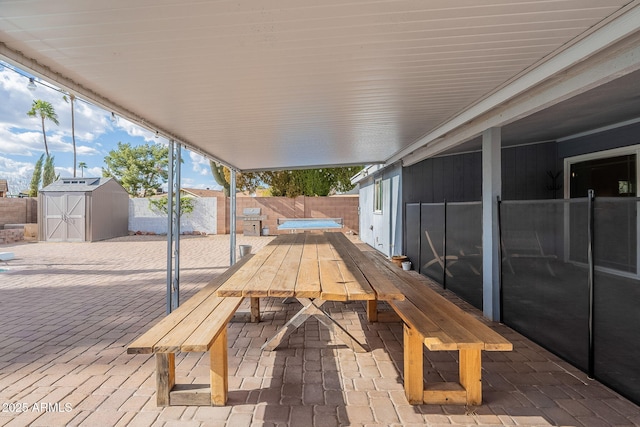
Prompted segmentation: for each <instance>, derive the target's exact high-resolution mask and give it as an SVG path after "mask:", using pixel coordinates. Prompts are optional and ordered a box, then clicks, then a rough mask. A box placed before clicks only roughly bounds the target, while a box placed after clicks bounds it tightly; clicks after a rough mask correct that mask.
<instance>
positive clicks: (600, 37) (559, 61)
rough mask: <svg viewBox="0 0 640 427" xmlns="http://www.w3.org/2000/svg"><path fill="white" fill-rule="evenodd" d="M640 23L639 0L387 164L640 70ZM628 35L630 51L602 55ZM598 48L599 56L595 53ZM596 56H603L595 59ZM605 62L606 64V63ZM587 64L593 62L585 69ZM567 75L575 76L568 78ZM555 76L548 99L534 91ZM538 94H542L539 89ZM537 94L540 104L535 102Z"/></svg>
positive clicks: (408, 161) (410, 161) (418, 155)
mask: <svg viewBox="0 0 640 427" xmlns="http://www.w3.org/2000/svg"><path fill="white" fill-rule="evenodd" d="M639 23H640V7H639V6H638V2H634V3H633V7H631V8H630V9H629V10H627V11H626V13H624V14H622V15H620V16H618V17H617V18H615V19H614V20H612V21H611V22H609V23H607V24H606V25H604V26H603V27H601V28H600V29H598V30H597V31H595V32H593V33H592V34H590V35H588V36H586V37H585V38H583V39H582V40H580V41H579V42H577V43H575V44H573V45H572V46H570V47H568V48H567V49H565V50H564V51H563V52H561V53H559V54H557V55H555V56H553V57H552V58H550V59H549V60H547V61H545V62H543V63H542V64H540V65H538V66H537V67H535V68H534V69H532V70H531V71H529V72H527V73H526V74H524V75H522V76H520V77H518V78H516V79H515V80H513V81H512V82H510V83H509V84H507V85H505V86H504V87H502V88H501V89H499V90H497V91H496V92H494V93H493V94H491V95H489V96H488V97H486V98H485V99H483V100H482V101H480V102H478V103H477V104H475V105H473V106H472V107H470V108H469V109H467V110H466V111H464V112H462V113H461V114H459V115H457V116H456V117H454V118H453V119H451V120H449V121H448V122H446V123H444V124H443V125H441V126H439V127H438V128H436V129H434V130H433V131H431V132H430V133H428V134H427V135H425V136H424V137H422V138H421V139H420V140H418V141H416V142H414V143H413V144H411V145H410V146H408V147H407V148H405V149H403V150H401V151H399V152H398V153H396V154H395V155H394V156H392V157H391V158H389V159H388V160H387V162H386V163H394V162H396V161H398V160H400V159H402V160H403V164H404V165H405V166H406V165H408V164H413V163H416V162H418V161H420V160H422V159H425V158H427V157H430V156H433V155H435V154H437V153H440V152H442V151H444V150H446V149H448V148H451V147H452V146H454V145H458V144H461V143H463V142H465V141H468V140H469V139H472V138H474V137H477V136H478V135H480V134H481V133H482V132H483V131H484V130H485V129H488V128H491V127H500V126H504V125H506V124H508V123H510V122H512V121H514V120H516V119H518V118H520V117H524V116H527V115H530V114H532V113H534V112H536V111H539V110H541V109H543V108H544V107H548V106H551V105H553V104H556V103H558V102H560V101H562V100H564V99H567V98H569V97H570V96H574V95H576V94H578V93H581V92H584V91H586V90H588V89H590V88H593V87H595V86H598V85H599V84H603V83H605V82H607V81H610V80H612V79H614V78H616V77H620V76H622V75H625V74H627V73H630V72H632V71H635V70H637V69H638V68H640V59H639V57H638V45H639V44H640V42H639V41H638V34H637V33H638V30H639V29H640V25H639ZM625 38H629V39H633V40H632V41H631V42H630V43H623V44H624V45H625V46H626V49H624V48H623V49H622V50H623V51H622V52H621V51H620V49H616V51H615V52H614V54H613V55H608V56H609V58H607V59H606V60H603V59H602V56H603V55H602V53H603V51H604V50H605V49H607V48H608V47H610V46H612V45H613V44H615V43H617V42H620V41H621V40H624V39H625ZM599 52H600V54H599V55H596V54H597V53H599ZM604 56H607V55H604ZM596 57H597V58H598V59H595V58H596ZM618 61H622V63H618ZM603 62H605V63H606V65H605V66H603ZM587 63H588V64H592V65H588V66H586V67H585V64H587ZM577 66H579V69H580V72H579V75H578V76H572V75H573V74H575V71H574V72H569V71H568V70H570V69H571V68H575V67H577ZM596 73H599V74H596ZM568 76H572V77H573V78H572V79H569V81H567V80H568ZM554 77H555V80H556V82H555V83H554V84H552V85H551V86H552V90H547V91H545V92H544V99H541V97H540V95H539V94H538V95H536V94H534V93H533V92H532V89H534V88H538V87H539V86H540V85H541V84H544V83H545V82H549V81H550V80H551V79H552V78H554ZM581 80H583V85H582V87H573V86H572V87H571V90H569V85H573V84H575V83H576V82H579V81H581ZM565 85H567V86H566V87H565ZM536 92H539V89H538V90H536ZM533 97H535V98H536V100H537V102H532V100H531V99H532V98H533Z"/></svg>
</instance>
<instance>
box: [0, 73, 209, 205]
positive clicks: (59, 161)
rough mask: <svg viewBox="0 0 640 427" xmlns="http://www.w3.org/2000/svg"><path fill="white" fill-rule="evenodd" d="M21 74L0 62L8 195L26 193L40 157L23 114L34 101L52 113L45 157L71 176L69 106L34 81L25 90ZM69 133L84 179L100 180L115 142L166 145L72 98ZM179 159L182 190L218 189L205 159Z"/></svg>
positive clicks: (37, 133)
mask: <svg viewBox="0 0 640 427" xmlns="http://www.w3.org/2000/svg"><path fill="white" fill-rule="evenodd" d="M14 70H15V71H14ZM16 71H17V72H16ZM27 76H28V73H26V72H24V71H22V70H19V69H16V68H15V67H12V66H10V65H8V64H6V63H4V62H2V61H0V179H7V180H8V182H9V192H10V193H11V194H17V193H18V192H20V191H23V190H26V189H28V187H29V183H30V182H31V176H32V174H33V167H34V165H35V163H36V161H37V160H38V158H39V157H40V155H42V154H43V153H44V143H43V141H42V128H41V122H40V118H32V117H28V116H27V111H29V110H30V109H31V104H32V103H33V101H34V100H35V99H42V100H43V101H48V102H50V103H51V104H52V105H53V107H54V108H55V111H56V113H57V114H58V120H59V122H60V125H59V126H56V125H55V124H54V123H52V122H49V121H45V129H46V132H47V145H48V146H49V153H50V154H51V155H52V156H55V165H56V173H58V174H60V177H71V176H73V145H72V140H71V107H70V104H68V103H66V102H65V101H64V100H63V99H62V93H60V92H57V91H56V90H54V89H52V88H49V87H47V86H46V85H48V86H53V85H51V84H50V83H47V82H43V83H46V85H44V84H42V83H39V80H38V79H36V86H37V89H36V90H35V91H30V90H29V89H28V88H27V84H28V83H29V78H28V77H27ZM75 133H76V152H77V161H78V163H79V162H85V163H86V164H87V169H85V170H84V176H85V177H88V176H102V167H103V165H104V157H105V156H106V155H107V154H108V153H109V151H111V150H113V149H115V148H116V146H117V144H118V142H123V143H127V142H128V143H131V145H142V144H145V143H149V142H150V143H162V144H166V143H167V141H166V140H165V139H163V138H155V135H154V134H153V133H152V132H149V131H147V130H146V129H143V128H141V127H139V126H137V125H135V124H133V123H131V122H129V121H127V120H125V119H123V118H121V117H117V120H116V121H115V122H112V121H111V111H105V110H103V109H102V108H100V107H97V106H95V105H93V104H90V103H88V102H85V101H84V100H82V99H81V98H76V102H75ZM182 157H183V159H184V163H183V164H182V170H181V174H182V182H181V186H182V187H186V188H211V189H220V186H219V185H217V184H216V182H215V181H214V180H213V177H212V176H211V171H210V170H209V162H208V161H207V160H206V159H205V158H203V157H202V156H200V155H198V154H196V153H192V152H190V151H188V150H185V149H183V151H182ZM80 175H81V171H80V169H77V176H80ZM165 187H166V186H165Z"/></svg>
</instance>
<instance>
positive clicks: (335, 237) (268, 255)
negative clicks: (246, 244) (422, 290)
mask: <svg viewBox="0 0 640 427" xmlns="http://www.w3.org/2000/svg"><path fill="white" fill-rule="evenodd" d="M351 252H354V253H355V254H352V253H351ZM359 253H360V250H359V249H358V248H357V247H356V246H355V245H354V244H353V243H352V242H351V241H349V239H348V238H347V237H346V236H344V234H342V233H331V232H328V233H322V234H319V233H299V234H283V235H279V236H278V237H276V238H275V239H274V240H273V241H272V242H271V243H269V244H268V245H267V246H265V247H264V248H263V249H261V250H260V251H259V252H258V253H257V254H255V255H254V256H253V258H252V259H251V260H250V261H249V262H247V263H246V264H245V266H244V267H243V268H242V269H241V270H240V271H238V272H236V273H235V274H234V275H233V277H231V278H230V279H229V280H227V281H226V283H224V284H223V285H222V286H220V288H219V289H218V291H217V295H218V296H225V297H230V296H234V297H239V296H242V297H267V296H270V297H282V298H286V297H297V298H322V299H324V300H331V301H354V300H375V299H376V298H378V299H379V297H380V295H377V294H376V290H377V288H376V287H375V286H372V285H373V284H372V283H371V280H370V276H371V273H370V272H368V273H366V272H365V271H363V270H374V269H375V268H373V263H372V261H371V260H369V259H368V258H367V257H364V256H358V254H359ZM374 279H375V280H374V283H375V282H378V283H376V284H377V285H379V287H380V289H381V290H382V292H383V294H384V299H399V300H401V299H403V296H402V294H401V293H400V291H399V290H398V289H397V288H395V287H394V286H393V284H391V283H390V282H388V283H386V282H384V280H382V279H380V278H379V277H376V278H374ZM380 285H382V286H380Z"/></svg>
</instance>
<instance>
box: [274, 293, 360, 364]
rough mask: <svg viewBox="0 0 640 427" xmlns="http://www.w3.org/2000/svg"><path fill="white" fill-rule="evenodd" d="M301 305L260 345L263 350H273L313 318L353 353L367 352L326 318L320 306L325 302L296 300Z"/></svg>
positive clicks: (344, 331)
mask: <svg viewBox="0 0 640 427" xmlns="http://www.w3.org/2000/svg"><path fill="white" fill-rule="evenodd" d="M298 301H300V303H301V304H302V309H301V310H300V311H298V312H297V313H296V314H295V315H294V316H293V317H292V318H291V319H290V320H289V321H288V322H287V323H285V325H284V326H283V327H282V328H281V329H280V330H279V331H278V332H277V333H276V334H275V335H274V336H273V337H272V338H270V339H269V340H268V341H267V342H266V343H264V344H263V345H262V349H263V350H275V349H276V348H277V347H278V346H279V345H280V343H281V342H282V340H284V339H285V338H286V337H287V336H289V335H290V334H291V333H292V332H293V331H294V330H296V329H297V328H299V327H300V326H301V325H302V324H303V323H304V322H306V321H307V319H309V317H312V316H313V317H315V318H317V319H318V321H319V322H321V323H322V324H323V325H325V326H326V327H327V328H329V330H331V331H332V332H333V333H335V334H336V335H337V336H338V338H340V339H341V340H342V341H343V342H344V343H345V344H346V345H347V346H348V347H349V348H351V349H352V350H353V351H355V352H359V353H364V352H366V351H367V349H366V348H364V347H363V346H362V344H360V343H359V342H358V340H356V339H355V338H354V337H353V336H352V335H351V334H349V332H347V330H346V329H344V328H343V327H342V326H341V325H340V324H339V323H338V322H336V321H335V320H334V319H332V318H331V317H329V316H327V315H326V314H325V313H324V312H323V311H322V310H320V306H322V304H324V303H325V302H326V301H324V300H321V299H315V300H313V301H312V300H311V299H309V298H298Z"/></svg>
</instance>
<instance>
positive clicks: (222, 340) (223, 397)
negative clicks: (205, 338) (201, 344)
mask: <svg viewBox="0 0 640 427" xmlns="http://www.w3.org/2000/svg"><path fill="white" fill-rule="evenodd" d="M227 352H228V350H227V328H226V327H225V328H223V329H222V331H221V332H220V334H219V335H218V337H217V338H216V339H215V341H213V345H212V346H211V348H210V349H209V358H210V378H211V404H212V405H214V406H224V405H226V404H227V397H228V393H229V363H228V353H227Z"/></svg>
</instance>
